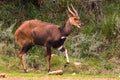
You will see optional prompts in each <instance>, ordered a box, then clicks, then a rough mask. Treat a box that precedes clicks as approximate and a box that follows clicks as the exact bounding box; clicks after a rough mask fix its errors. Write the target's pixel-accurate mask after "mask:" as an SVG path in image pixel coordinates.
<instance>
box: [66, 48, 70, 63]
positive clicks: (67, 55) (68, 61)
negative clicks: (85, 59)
mask: <svg viewBox="0 0 120 80" xmlns="http://www.w3.org/2000/svg"><path fill="white" fill-rule="evenodd" d="M65 56H66V59H67V62H68V63H69V62H70V61H69V57H68V53H67V49H65Z"/></svg>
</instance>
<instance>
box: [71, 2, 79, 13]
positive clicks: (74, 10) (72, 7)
mask: <svg viewBox="0 0 120 80" xmlns="http://www.w3.org/2000/svg"><path fill="white" fill-rule="evenodd" d="M71 7H72V9H73V11H74V13H75V14H76V15H78V12H77V11H76V10H75V8H74V7H73V5H72V4H71Z"/></svg>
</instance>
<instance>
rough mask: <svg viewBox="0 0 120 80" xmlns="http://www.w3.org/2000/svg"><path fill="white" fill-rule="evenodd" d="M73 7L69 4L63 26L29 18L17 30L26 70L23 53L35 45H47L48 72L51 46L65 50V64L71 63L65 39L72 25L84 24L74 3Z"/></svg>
mask: <svg viewBox="0 0 120 80" xmlns="http://www.w3.org/2000/svg"><path fill="white" fill-rule="evenodd" d="M71 8H72V10H71V9H70V7H69V6H67V13H68V17H69V18H68V20H67V21H66V24H65V25H64V26H63V27H60V26H59V25H55V24H52V23H47V22H43V21H40V20H28V21H25V22H23V23H22V25H21V26H20V27H19V28H18V29H17V30H16V32H15V41H16V42H17V43H18V45H20V47H21V50H20V51H19V53H18V57H19V59H20V61H21V64H22V67H23V69H24V71H25V72H27V67H26V63H25V61H24V59H23V54H24V53H26V52H27V51H28V50H30V49H31V48H32V47H33V46H34V45H41V46H45V47H46V54H47V62H48V72H49V71H50V59H51V48H54V49H57V50H59V51H61V52H64V53H65V56H66V59H67V62H66V64H65V66H66V65H67V64H69V57H68V53H67V49H65V48H64V47H63V44H64V41H65V40H66V38H67V36H68V35H69V34H70V33H71V30H72V25H74V26H77V27H78V28H80V27H81V26H82V23H81V21H80V18H79V16H78V13H77V11H76V10H75V9H74V7H73V6H72V5H71Z"/></svg>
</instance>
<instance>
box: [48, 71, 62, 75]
mask: <svg viewBox="0 0 120 80" xmlns="http://www.w3.org/2000/svg"><path fill="white" fill-rule="evenodd" d="M48 74H49V75H62V74H63V70H56V71H52V72H49V73H48Z"/></svg>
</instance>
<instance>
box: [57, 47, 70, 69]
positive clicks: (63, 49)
mask: <svg viewBox="0 0 120 80" xmlns="http://www.w3.org/2000/svg"><path fill="white" fill-rule="evenodd" d="M58 50H59V51H61V52H64V53H65V57H66V61H67V62H66V64H65V65H64V67H66V66H67V65H68V64H69V63H70V61H69V56H68V52H67V49H65V48H64V47H63V46H60V47H59V48H58Z"/></svg>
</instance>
